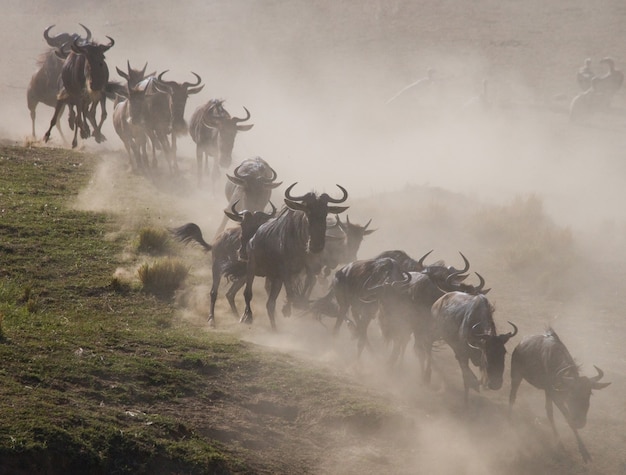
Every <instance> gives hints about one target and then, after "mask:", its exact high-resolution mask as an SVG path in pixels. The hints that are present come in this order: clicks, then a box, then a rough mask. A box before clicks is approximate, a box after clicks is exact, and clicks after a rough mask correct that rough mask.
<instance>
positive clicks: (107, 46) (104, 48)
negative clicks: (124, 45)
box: [101, 36, 115, 51]
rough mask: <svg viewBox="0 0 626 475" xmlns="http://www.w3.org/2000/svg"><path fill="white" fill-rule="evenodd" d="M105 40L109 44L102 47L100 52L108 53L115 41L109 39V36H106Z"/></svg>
mask: <svg viewBox="0 0 626 475" xmlns="http://www.w3.org/2000/svg"><path fill="white" fill-rule="evenodd" d="M107 38H108V39H109V44H108V45H104V46H103V48H102V51H108V50H109V49H111V48H112V47H113V45H114V44H115V40H114V39H113V38H111V37H110V36H107ZM101 46H102V45H101Z"/></svg>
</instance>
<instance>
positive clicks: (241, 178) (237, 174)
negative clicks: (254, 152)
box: [233, 163, 246, 180]
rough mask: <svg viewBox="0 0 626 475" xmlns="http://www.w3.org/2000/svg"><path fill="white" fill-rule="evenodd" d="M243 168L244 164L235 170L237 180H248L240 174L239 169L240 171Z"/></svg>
mask: <svg viewBox="0 0 626 475" xmlns="http://www.w3.org/2000/svg"><path fill="white" fill-rule="evenodd" d="M242 166H243V163H242V164H239V165H237V168H235V169H234V170H233V175H235V176H236V177H237V178H239V179H240V180H245V179H246V177H245V176H243V175H242V174H241V173H239V169H240V168H241V167H242Z"/></svg>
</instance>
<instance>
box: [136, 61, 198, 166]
mask: <svg viewBox="0 0 626 475" xmlns="http://www.w3.org/2000/svg"><path fill="white" fill-rule="evenodd" d="M167 72H168V71H167V70H166V71H163V72H162V73H160V74H159V76H158V77H154V76H150V77H148V78H146V79H144V80H142V81H140V82H139V83H137V84H136V85H135V86H133V87H131V88H129V90H128V100H129V110H130V121H131V122H132V123H133V124H135V125H138V126H141V127H143V129H144V130H145V133H146V134H147V135H148V137H149V138H150V142H151V143H152V164H153V166H156V163H157V162H156V149H157V148H159V149H161V150H162V151H163V153H164V155H165V158H166V160H167V162H168V165H169V167H170V171H174V170H176V169H178V163H177V160H176V137H177V136H179V135H183V134H185V133H187V123H186V122H185V118H184V114H185V106H186V104H187V98H188V96H189V95H190V94H197V93H198V92H200V91H201V90H202V89H203V88H204V84H203V85H200V83H201V82H202V79H201V78H200V76H198V75H197V74H196V73H194V72H193V71H192V73H191V74H193V75H194V76H195V77H196V82H195V83H189V82H183V83H177V82H175V81H164V80H163V76H164V75H165V73H167ZM170 134H171V137H172V138H171V143H170V140H169V139H168V135H170Z"/></svg>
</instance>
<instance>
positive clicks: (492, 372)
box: [468, 305, 517, 390]
mask: <svg viewBox="0 0 626 475" xmlns="http://www.w3.org/2000/svg"><path fill="white" fill-rule="evenodd" d="M488 308H489V313H490V316H489V319H490V320H491V321H493V319H492V317H491V312H492V311H493V308H492V307H491V305H489V306H488ZM509 325H511V326H512V327H513V331H512V332H509V333H503V334H500V335H497V334H495V332H493V333H492V331H491V330H489V331H487V332H485V333H481V334H479V333H477V331H478V330H477V329H478V327H480V323H476V324H475V325H474V326H473V327H472V332H471V336H470V338H469V339H468V345H469V346H470V347H471V348H472V349H474V350H479V351H480V353H479V355H480V356H478V353H473V354H472V355H471V358H472V361H473V362H474V364H476V365H477V366H478V367H479V368H480V373H481V383H482V385H483V386H486V387H488V388H489V389H493V390H497V389H500V388H501V387H502V375H503V373H504V355H506V348H505V346H504V345H505V344H506V342H507V341H509V340H510V339H511V338H513V337H514V336H515V335H516V334H517V327H516V326H515V324H513V323H511V322H509ZM494 330H495V327H494ZM471 341H474V342H477V343H475V344H474V343H471ZM477 359H478V361H476V360H477Z"/></svg>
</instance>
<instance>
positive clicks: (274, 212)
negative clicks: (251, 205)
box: [269, 201, 276, 218]
mask: <svg viewBox="0 0 626 475" xmlns="http://www.w3.org/2000/svg"><path fill="white" fill-rule="evenodd" d="M269 203H270V206H271V207H272V212H271V213H269V217H270V218H273V217H274V216H276V206H274V203H272V202H271V201H270V202H269Z"/></svg>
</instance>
